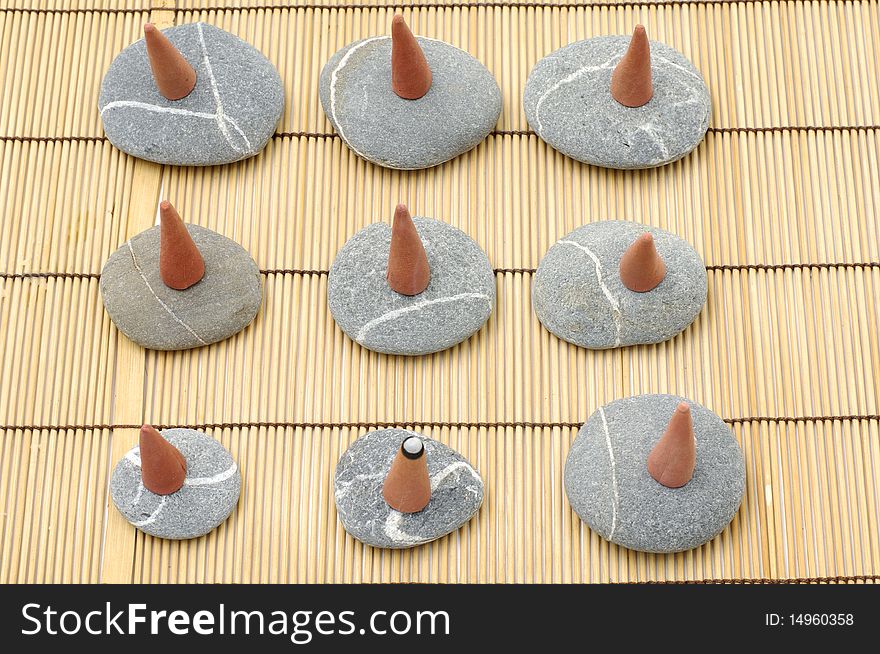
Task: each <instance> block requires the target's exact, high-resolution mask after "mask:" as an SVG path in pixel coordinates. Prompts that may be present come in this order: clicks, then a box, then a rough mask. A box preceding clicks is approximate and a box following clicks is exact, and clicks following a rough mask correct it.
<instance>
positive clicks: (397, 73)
mask: <svg viewBox="0 0 880 654" xmlns="http://www.w3.org/2000/svg"><path fill="white" fill-rule="evenodd" d="M391 88H392V89H394V92H395V93H396V94H397V95H399V96H400V97H401V98H404V99H405V100H418V99H419V98H420V97H422V96H423V95H425V93H427V92H428V89H430V88H431V69H430V68H429V67H428V60H427V59H425V53H424V52H422V48H421V46H419V42H418V41H417V40H416V37H414V36H413V33H412V32H410V30H409V27H407V25H406V23H405V22H404V21H403V16H400V15H397V16H395V17H394V18H393V19H392V20H391Z"/></svg>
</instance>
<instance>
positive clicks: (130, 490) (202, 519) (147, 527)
mask: <svg viewBox="0 0 880 654" xmlns="http://www.w3.org/2000/svg"><path fill="white" fill-rule="evenodd" d="M162 436H164V437H165V438H166V439H168V441H169V442H170V443H171V444H172V445H174V447H176V448H177V449H178V450H180V453H181V454H183V457H184V459H186V465H187V470H186V481H184V484H183V487H182V488H181V489H180V490H178V491H177V492H174V493H171V494H170V495H156V494H155V493H152V492H151V491H148V490H147V489H146V488H144V485H143V483H142V482H141V459H140V451H139V448H138V447H134V448H133V449H132V450H130V451H129V452H128V453H127V454H126V455H125V456H124V457H122V459H121V460H120V461H119V463H117V464H116V468H115V469H114V470H113V476H112V477H111V479H110V497H111V498H112V499H113V503H114V504H115V505H116V508H117V509H119V512H120V513H122V515H123V516H125V519H126V520H128V521H129V522H130V523H131V524H132V525H134V526H135V527H137V528H138V529H140V530H141V531H143V532H145V533H147V534H150V535H151V536H157V537H159V538H169V539H174V540H181V539H185V538H198V537H199V536H204V535H205V534H207V533H208V532H209V531H211V530H213V529H215V528H216V527H217V526H218V525H219V524H220V523H221V522H223V521H224V520H226V518H228V517H229V514H230V513H232V510H233V509H234V508H235V505H236V503H238V497H239V494H240V493H241V473H239V471H238V466H237V465H236V463H235V461H233V460H232V456H231V455H230V454H229V452H228V451H227V450H226V448H224V447H223V446H222V445H221V444H220V443H219V442H218V441H216V440H214V439H213V438H211V437H210V436H208V435H206V434H203V433H201V432H198V431H193V430H192V429H166V430H164V431H163V432H162Z"/></svg>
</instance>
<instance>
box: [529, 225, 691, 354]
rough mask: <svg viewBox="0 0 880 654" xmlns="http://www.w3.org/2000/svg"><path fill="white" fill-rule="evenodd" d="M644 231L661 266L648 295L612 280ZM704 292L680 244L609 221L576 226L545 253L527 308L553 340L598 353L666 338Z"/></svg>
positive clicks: (671, 236) (642, 228) (674, 239)
mask: <svg viewBox="0 0 880 654" xmlns="http://www.w3.org/2000/svg"><path fill="white" fill-rule="evenodd" d="M646 231H649V232H651V234H653V236H654V243H655V245H656V247H657V252H659V253H660V256H661V257H662V259H663V261H664V262H665V263H666V277H665V278H664V279H663V281H662V282H660V284H659V286H657V287H656V288H655V289H653V290H650V291H648V292H646V293H636V292H635V291H631V290H629V289H628V288H627V287H626V286H624V285H623V282H621V281H620V273H619V268H620V259H621V258H622V257H623V254H624V252H626V249H627V248H628V247H629V246H630V245H632V243H633V241H635V240H636V238H637V237H638V236H639V235H641V234H642V233H644V232H646ZM706 294H707V281H706V267H705V265H704V264H703V260H702V259H700V255H699V254H697V253H696V252H695V251H694V249H693V248H692V247H691V246H690V245H689V244H688V243H687V242H686V241H684V240H682V239H681V238H679V237H678V236H675V235H674V234H670V233H669V232H667V231H664V230H662V229H659V228H656V227H650V226H648V225H640V224H637V223H633V222H629V221H625V220H614V221H602V222H596V223H590V224H588V225H584V226H583V227H579V228H578V229H576V230H574V231H573V232H571V233H570V234H568V235H567V236H565V237H564V238H562V239H560V240H559V241H558V242H557V243H556V244H555V245H553V247H551V248H550V249H549V250H548V251H547V254H545V255H544V258H543V259H542V260H541V264H540V265H539V266H538V270H537V272H536V273H535V281H534V286H533V288H532V304H533V306H534V308H535V313H536V314H537V316H538V320H540V321H541V323H542V324H543V325H544V327H546V328H547V329H549V330H550V331H551V332H553V333H554V334H556V335H557V336H558V337H559V338H561V339H563V340H565V341H568V342H569V343H574V344H575V345H580V346H581V347H587V348H591V349H606V348H613V347H621V346H625V345H640V344H648V343H659V342H661V341H665V340H667V339H670V338H672V337H673V336H675V335H676V334H678V333H679V332H681V331H682V330H684V329H685V328H686V327H687V326H688V325H690V324H691V323H692V322H693V321H694V319H695V318H696V317H697V314H699V313H700V310H701V309H702V308H703V305H704V304H705V303H706Z"/></svg>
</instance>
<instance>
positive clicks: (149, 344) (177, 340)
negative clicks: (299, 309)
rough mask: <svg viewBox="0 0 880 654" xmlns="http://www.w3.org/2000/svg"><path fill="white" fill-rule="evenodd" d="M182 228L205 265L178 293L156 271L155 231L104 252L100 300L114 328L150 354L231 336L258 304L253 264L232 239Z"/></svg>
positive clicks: (157, 235) (258, 286)
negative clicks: (196, 278) (107, 254)
mask: <svg viewBox="0 0 880 654" xmlns="http://www.w3.org/2000/svg"><path fill="white" fill-rule="evenodd" d="M186 228H187V229H188V230H189V233H190V235H191V236H192V238H193V241H195V244H196V246H197V247H198V248H199V251H200V252H201V253H202V258H203V259H204V260H205V276H204V277H203V278H202V279H201V280H200V281H199V282H197V283H196V284H195V285H193V286H190V287H189V288H187V289H185V290H183V291H178V290H175V289H173V288H169V287H167V286H165V284H164V283H163V281H162V277H161V275H160V274H159V242H160V227H159V226H156V227H151V228H150V229H148V230H146V231H144V232H141V233H140V234H138V235H137V236H135V237H134V238H132V239H131V240H130V241H128V242H127V243H125V244H124V245H123V246H122V247H120V248H119V249H118V250H116V252H114V253H113V254H111V255H110V258H109V259H108V260H107V263H106V264H104V269H103V270H102V271H101V297H102V299H103V300H104V307H105V308H106V309H107V313H109V314H110V319H111V320H112V321H113V324H114V325H116V327H117V328H118V329H119V330H120V331H121V332H122V333H123V334H125V335H126V336H127V337H128V338H130V339H131V340H132V341H134V342H135V343H137V344H138V345H141V346H143V347H145V348H147V349H150V350H186V349H189V348H194V347H201V346H203V345H210V344H211V343H216V342H218V341H222V340H224V339H226V338H229V337H230V336H232V335H233V334H236V333H237V332H239V331H241V330H242V329H244V328H245V327H247V326H248V324H250V322H251V321H252V320H253V319H254V317H255V316H256V315H257V312H258V311H259V310H260V305H261V304H262V301H263V294H262V281H261V278H260V271H259V269H258V268H257V264H256V263H255V262H254V260H253V259H252V258H251V256H250V255H249V254H248V253H247V251H246V250H245V249H244V248H243V247H241V245H239V244H238V243H236V242H235V241H233V240H231V239H228V238H226V237H225V236H223V235H221V234H218V233H217V232H214V231H212V230H210V229H207V228H205V227H200V226H198V225H190V224H188V225H187V226H186Z"/></svg>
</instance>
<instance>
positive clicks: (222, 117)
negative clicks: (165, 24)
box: [196, 23, 252, 153]
mask: <svg viewBox="0 0 880 654" xmlns="http://www.w3.org/2000/svg"><path fill="white" fill-rule="evenodd" d="M196 29H197V30H198V32H199V44H200V45H201V46H202V59H203V61H204V64H205V71H206V72H207V73H208V81H209V82H210V83H211V92H212V93H213V94H214V102H215V103H216V105H217V108H216V109H215V116H216V119H217V127H218V128H219V129H220V132H221V133H222V134H223V137H224V138H225V139H226V141H227V142H228V143H229V147H231V148H232V149H233V150H235V151H236V152H238V153H241V148H239V147H238V146H237V145H235V143H234V142H233V140H232V135H231V134H230V133H229V129H228V128H227V127H226V114H225V112H224V111H223V101H222V100H221V99H220V89H219V87H218V86H217V78H216V77H214V69H213V68H212V67H211V59H210V58H209V57H208V46H207V45H205V32H204V30H203V29H202V23H196ZM230 120H231V119H230ZM233 124H234V123H233ZM235 129H236V131H238V133H239V135H240V136H241V137H242V138H243V139H244V142H245V145H247V149H248V151H250V150H251V149H252V148H251V143H250V141H249V140H248V139H247V137H246V136H245V135H244V133H243V132H242V131H241V130H240V129H238V126H235Z"/></svg>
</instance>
